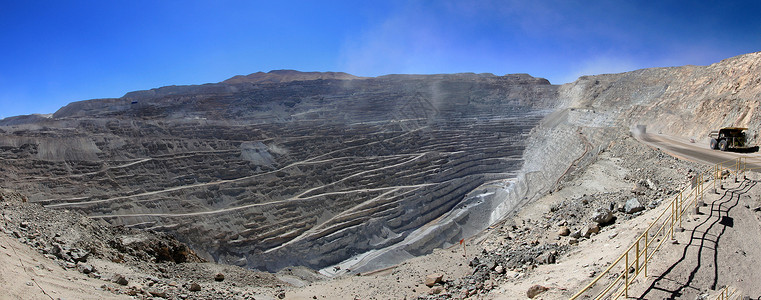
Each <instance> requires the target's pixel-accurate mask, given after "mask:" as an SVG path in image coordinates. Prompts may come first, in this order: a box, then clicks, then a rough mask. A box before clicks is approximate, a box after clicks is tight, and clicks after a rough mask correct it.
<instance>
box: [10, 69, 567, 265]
mask: <svg viewBox="0 0 761 300" xmlns="http://www.w3.org/2000/svg"><path fill="white" fill-rule="evenodd" d="M556 99H557V86H552V85H550V84H549V82H547V81H546V80H544V79H540V78H533V77H531V76H529V75H525V74H518V75H506V76H494V75H491V74H448V75H427V76H423V75H420V76H418V75H409V76H407V75H394V76H383V77H378V78H357V77H353V76H350V75H348V74H300V73H298V72H296V73H294V72H292V71H278V72H273V73H271V74H269V73H268V74H253V75H251V76H244V77H236V78H234V79H231V80H230V81H228V82H223V83H216V84H208V85H201V86H175V87H165V88H159V89H154V90H150V91H140V92H135V93H129V94H128V95H125V97H122V98H118V99H98V100H88V101H80V102H75V103H71V104H69V105H67V106H66V107H64V108H61V109H60V110H59V111H58V112H56V113H55V114H54V115H53V116H52V117H50V118H34V119H33V120H32V119H30V120H32V121H33V122H38V123H34V125H33V126H32V125H29V124H25V126H28V127H24V128H14V127H12V126H6V127H3V129H2V130H3V131H2V132H0V158H3V159H2V160H0V169H3V170H13V172H0V181H2V182H3V183H4V184H6V185H7V186H9V187H13V188H16V189H23V190H26V191H30V194H32V195H35V196H34V199H31V200H30V201H34V202H37V203H39V204H42V205H44V206H47V207H50V208H61V209H70V210H77V211H79V212H82V213H85V214H87V215H88V216H90V217H92V218H95V219H98V220H104V221H106V222H108V223H110V224H114V225H125V226H130V227H135V228H144V229H148V228H150V229H152V230H158V231H164V232H167V233H170V234H172V235H173V236H176V237H178V238H179V239H180V240H181V241H183V242H185V243H187V244H189V245H190V246H191V248H193V249H194V250H196V251H197V252H198V253H199V254H200V255H202V256H203V257H205V258H208V259H211V260H215V261H218V262H222V263H228V264H235V265H240V266H245V267H249V268H258V269H266V270H271V271H276V270H278V269H280V268H283V267H286V266H291V265H305V266H308V267H312V268H323V267H327V266H331V265H334V264H336V263H338V262H340V261H342V260H345V259H348V258H350V257H351V256H353V255H356V254H358V253H363V252H366V251H370V250H376V249H383V248H386V247H391V246H394V245H397V244H398V243H399V242H401V241H403V240H404V239H405V238H406V237H408V236H409V235H410V234H411V233H412V232H414V231H415V230H416V229H418V228H420V227H421V226H422V225H424V224H426V223H429V222H431V221H433V220H436V219H438V218H440V217H441V216H444V215H446V214H448V213H450V212H452V210H454V209H461V210H462V211H463V213H462V214H460V215H459V217H457V218H456V220H451V221H447V223H446V224H441V226H440V227H438V228H439V229H437V231H436V232H433V233H430V236H427V237H423V238H420V239H418V241H419V242H417V243H415V244H414V245H405V246H403V247H402V248H401V249H400V251H403V252H405V253H407V254H409V255H420V254H424V253H427V252H429V251H431V250H432V249H433V248H435V247H438V246H441V245H444V244H445V243H448V242H450V241H451V240H453V239H454V240H458V239H459V238H462V237H457V236H455V235H463V234H467V233H469V232H470V233H475V232H478V231H479V230H481V229H484V228H486V227H487V226H488V225H489V224H488V223H489V222H490V218H489V214H490V213H491V211H492V210H493V209H494V208H495V207H496V206H497V205H498V204H499V203H492V202H490V201H492V200H489V199H490V198H488V197H481V196H479V195H478V194H477V193H474V195H472V196H470V193H471V192H473V191H474V190H476V189H477V188H478V187H480V186H481V185H483V184H485V183H487V182H497V181H500V180H505V179H511V178H513V177H515V176H516V171H517V170H518V169H519V168H521V166H522V164H523V150H524V148H525V147H526V144H525V141H526V139H528V137H529V133H530V132H531V130H532V128H534V126H536V125H537V124H538V123H539V121H540V120H541V119H542V117H543V116H544V115H545V114H546V113H547V111H546V110H547V109H549V108H552V107H554V105H556ZM32 121H30V122H32ZM14 122H16V121H14ZM8 124H10V123H8ZM14 124H16V123H14ZM2 125H3V123H2V122H0V126H2ZM14 126H15V125H14ZM27 128H32V129H27ZM11 175H12V176H11ZM24 178H38V179H36V180H34V181H29V180H25V179H24ZM488 192H492V193H493V191H488ZM486 194H488V193H486ZM460 221H462V222H460ZM128 242H132V241H128ZM157 249H161V248H160V247H159V248H157ZM65 252H66V251H63V253H65ZM183 252H187V251H183V250H182V249H172V248H170V251H157V253H156V254H157V255H158V257H157V259H161V260H175V259H174V258H176V257H180V258H181V257H182V256H183ZM77 255H78V254H77Z"/></svg>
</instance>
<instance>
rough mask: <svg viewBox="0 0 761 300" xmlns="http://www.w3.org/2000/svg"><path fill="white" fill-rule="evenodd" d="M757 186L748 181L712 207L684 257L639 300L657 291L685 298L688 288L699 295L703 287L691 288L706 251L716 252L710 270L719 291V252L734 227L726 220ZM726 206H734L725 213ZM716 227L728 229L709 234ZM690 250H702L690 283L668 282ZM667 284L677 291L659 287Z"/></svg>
mask: <svg viewBox="0 0 761 300" xmlns="http://www.w3.org/2000/svg"><path fill="white" fill-rule="evenodd" d="M756 183H757V182H755V181H750V180H745V181H743V183H742V185H741V186H740V187H737V188H735V189H730V190H726V191H725V192H724V194H723V195H722V197H720V198H719V199H717V200H716V201H714V202H713V203H711V210H710V213H709V214H708V215H707V216H706V218H705V220H703V222H701V223H700V224H698V225H696V226H695V228H694V229H693V230H692V232H691V234H690V240H689V242H687V244H686V245H685V246H684V250H683V251H682V256H681V257H680V258H679V259H678V260H677V261H676V262H675V263H673V264H672V265H671V266H669V268H667V269H666V270H665V271H663V273H661V275H659V276H658V277H657V278H655V279H654V280H653V282H652V283H651V284H650V286H649V287H648V288H647V289H646V290H645V291H644V292H643V293H642V294H641V295H640V296H639V297H637V298H640V299H643V298H648V295H649V294H650V293H651V292H653V291H656V290H657V291H661V292H665V293H668V294H669V295H670V296H669V297H668V299H676V298H678V297H680V296H682V295H683V291H684V290H685V289H687V288H693V289H695V290H696V291H698V292H699V291H701V289H700V288H699V287H693V286H691V284H692V282H693V280H694V279H695V276H696V275H697V272H698V271H699V270H700V269H701V268H702V267H703V251H713V264H708V267H709V268H710V267H713V271H714V276H713V279H712V283H711V289H712V290H715V289H716V285H717V282H718V279H719V275H718V267H717V266H718V257H719V256H718V254H719V252H718V250H717V246H718V244H719V240H720V239H721V237H722V235H723V234H724V232H725V231H726V227H731V226H727V224H722V222H724V220H727V219H726V218H728V215H729V212H730V210H732V208H734V207H735V206H737V205H738V203H739V199H740V196H741V195H743V194H744V193H746V192H748V191H749V190H750V189H751V188H753V187H754V186H755V185H756ZM725 198H726V199H725ZM724 205H730V206H729V207H727V208H726V210H724V209H722V206H724ZM717 206H718V207H717ZM708 223H710V224H708ZM706 224H708V227H707V228H705V229H704V230H703V231H699V230H698V229H700V228H701V227H702V226H704V225H706ZM716 225H724V226H722V228H721V231H720V233H719V234H717V235H711V234H709V231H710V230H711V229H712V228H713V227H714V226H716ZM706 243H712V244H713V247H710V246H706ZM690 246H697V248H698V249H697V263H696V264H695V267H694V268H693V269H692V270H691V271H690V275H689V276H688V278H687V280H686V281H684V282H679V281H678V280H674V279H670V278H668V275H669V274H671V272H672V271H674V270H675V269H676V268H677V267H678V266H679V265H680V264H682V263H683V262H684V261H685V260H686V259H687V255H688V251H689V249H690ZM663 282H667V283H666V284H664V285H676V287H675V288H673V289H668V288H666V287H660V286H659V285H660V284H661V283H663Z"/></svg>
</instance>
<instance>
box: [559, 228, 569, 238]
mask: <svg viewBox="0 0 761 300" xmlns="http://www.w3.org/2000/svg"><path fill="white" fill-rule="evenodd" d="M569 234H571V230H570V229H568V226H560V228H558V235H559V236H568V235H569Z"/></svg>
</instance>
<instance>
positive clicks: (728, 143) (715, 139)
mask: <svg viewBox="0 0 761 300" xmlns="http://www.w3.org/2000/svg"><path fill="white" fill-rule="evenodd" d="M747 130H748V128H743V127H724V128H721V129H719V130H713V131H711V133H709V134H708V136H709V137H710V138H711V149H714V150H716V149H718V150H721V151H727V150H729V149H730V148H733V149H740V148H747V145H746V144H745V143H746V134H745V133H746V131H747Z"/></svg>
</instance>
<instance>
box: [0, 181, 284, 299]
mask: <svg viewBox="0 0 761 300" xmlns="http://www.w3.org/2000/svg"><path fill="white" fill-rule="evenodd" d="M24 199H25V197H24V196H23V195H22V194H20V193H17V192H13V191H9V190H4V189H0V213H1V215H2V216H1V217H0V218H1V219H0V232H1V234H7V235H8V236H10V237H12V238H14V239H17V240H18V241H19V242H21V243H23V244H27V245H29V246H30V247H31V248H32V249H34V250H36V251H38V252H40V253H41V254H43V255H44V256H45V257H47V258H49V259H51V260H53V261H55V262H57V263H58V264H59V265H60V266H61V268H64V269H70V270H76V271H79V272H81V273H82V274H85V275H87V276H88V277H90V278H95V279H101V280H104V282H105V283H104V284H103V285H102V286H101V289H103V290H106V291H110V292H112V293H114V294H124V295H129V296H133V297H136V298H146V297H156V298H167V299H170V298H171V299H230V298H238V299H253V298H254V296H255V294H254V293H253V292H251V291H245V290H242V289H240V288H239V287H245V286H256V287H278V286H285V285H286V283H284V282H282V281H280V280H278V279H277V278H275V276H274V275H272V274H268V273H260V272H254V271H249V270H245V269H242V268H238V267H233V266H223V265H216V264H210V263H203V262H204V259H202V258H200V257H199V256H198V255H196V254H195V253H194V252H193V251H192V250H191V249H190V248H188V247H187V246H186V245H185V244H183V243H180V242H179V241H177V240H175V239H174V238H172V237H171V236H168V235H166V234H163V233H155V232H147V231H143V230H133V229H129V228H125V227H119V226H117V227H112V226H108V225H105V224H103V223H100V222H96V221H93V220H91V219H89V218H87V217H85V216H84V215H82V214H80V213H77V212H71V211H65V210H52V209H46V208H43V207H41V206H40V205H38V204H32V203H27V202H25V201H24ZM113 264H116V265H121V266H123V267H120V269H124V268H126V269H127V270H129V271H128V272H121V271H119V272H114V271H109V269H111V268H110V267H108V266H109V265H113ZM102 266H106V267H102ZM225 278H228V279H231V280H225ZM220 279H221V280H220ZM222 280H225V282H221V281H222ZM273 296H276V295H273Z"/></svg>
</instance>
